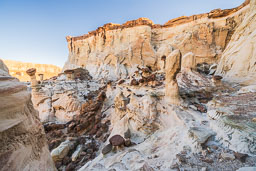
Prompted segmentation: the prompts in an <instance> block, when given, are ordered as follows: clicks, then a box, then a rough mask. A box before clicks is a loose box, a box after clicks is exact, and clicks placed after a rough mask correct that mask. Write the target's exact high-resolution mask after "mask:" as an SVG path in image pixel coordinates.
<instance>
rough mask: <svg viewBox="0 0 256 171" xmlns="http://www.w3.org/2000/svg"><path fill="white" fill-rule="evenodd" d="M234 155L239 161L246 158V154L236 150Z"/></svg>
mask: <svg viewBox="0 0 256 171" xmlns="http://www.w3.org/2000/svg"><path fill="white" fill-rule="evenodd" d="M234 155H235V157H236V158H237V159H238V160H240V161H241V162H243V163H244V162H245V160H246V158H247V157H248V154H242V153H238V152H234Z"/></svg>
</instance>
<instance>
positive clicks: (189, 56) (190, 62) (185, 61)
mask: <svg viewBox="0 0 256 171" xmlns="http://www.w3.org/2000/svg"><path fill="white" fill-rule="evenodd" d="M195 68H196V61H195V55H194V54H193V53H192V52H189V53H186V54H185V55H184V56H182V59H181V70H182V71H184V70H188V71H190V70H191V69H195Z"/></svg>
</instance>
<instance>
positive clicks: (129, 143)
mask: <svg viewBox="0 0 256 171" xmlns="http://www.w3.org/2000/svg"><path fill="white" fill-rule="evenodd" d="M131 145H132V142H131V140H130V139H127V140H125V142H124V146H125V147H130V146H131Z"/></svg>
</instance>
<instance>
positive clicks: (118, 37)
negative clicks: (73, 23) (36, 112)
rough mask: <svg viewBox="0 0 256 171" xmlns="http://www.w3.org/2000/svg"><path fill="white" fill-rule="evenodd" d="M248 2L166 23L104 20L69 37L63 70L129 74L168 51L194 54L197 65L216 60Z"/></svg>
mask: <svg viewBox="0 0 256 171" xmlns="http://www.w3.org/2000/svg"><path fill="white" fill-rule="evenodd" d="M247 4H248V1H246V2H245V3H244V4H242V5H241V6H239V7H237V8H234V9H230V10H220V9H217V10H213V11H211V12H210V13H206V14H200V15H194V16H190V17H184V16H183V17H179V18H177V19H173V20H170V21H168V22H167V23H166V24H164V25H158V24H154V23H153V22H152V21H151V20H149V19H146V18H140V19H138V20H133V21H128V22H126V23H124V24H123V25H120V24H112V23H109V24H106V25H104V26H103V27H99V28H98V29H97V30H96V31H93V32H89V34H87V35H83V36H79V37H71V36H68V37H67V41H68V48H69V58H68V61H67V62H66V64H65V66H64V69H67V68H69V69H70V68H76V67H79V66H84V67H86V68H87V69H88V70H89V71H90V73H91V74H92V75H93V76H94V77H97V76H98V75H105V76H108V77H111V78H120V77H125V76H127V73H129V72H130V70H131V69H132V67H133V66H135V65H136V64H137V65H141V66H150V67H151V68H152V69H159V68H160V65H161V58H162V57H164V56H168V55H169V54H166V53H165V51H166V50H167V49H168V48H169V49H173V48H175V49H180V51H181V53H182V55H185V54H186V53H188V52H193V53H194V55H195V60H196V63H202V62H208V63H214V62H216V61H218V59H219V58H220V56H221V55H222V52H223V50H224V49H225V48H226V46H227V44H228V42H229V41H230V38H231V36H232V34H233V32H234V30H235V28H236V27H237V26H238V25H240V23H241V22H242V20H243V17H244V15H245V12H246V10H247V9H248V5H247Z"/></svg>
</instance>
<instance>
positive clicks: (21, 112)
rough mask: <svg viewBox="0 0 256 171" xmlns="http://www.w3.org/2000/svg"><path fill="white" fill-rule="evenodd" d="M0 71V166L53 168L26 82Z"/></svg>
mask: <svg viewBox="0 0 256 171" xmlns="http://www.w3.org/2000/svg"><path fill="white" fill-rule="evenodd" d="M0 71H1V72H0V73H1V74H0V101H1V103H0V147H1V148H0V166H1V168H0V170H3V171H5V170H14V171H16V170H55V166H54V164H53V161H52V158H51V156H50V153H49V150H48V146H47V143H46V137H45V133H44V130H43V127H42V125H41V123H40V121H39V119H38V112H37V111H36V110H35V109H34V108H33V105H32V102H31V95H30V93H29V92H28V91H27V86H26V85H24V84H22V83H20V82H18V80H17V79H16V78H14V77H10V76H9V74H8V70H7V67H6V66H5V65H4V64H3V62H2V61H1V60H0ZM2 73H5V74H2Z"/></svg>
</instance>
